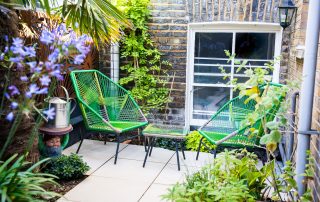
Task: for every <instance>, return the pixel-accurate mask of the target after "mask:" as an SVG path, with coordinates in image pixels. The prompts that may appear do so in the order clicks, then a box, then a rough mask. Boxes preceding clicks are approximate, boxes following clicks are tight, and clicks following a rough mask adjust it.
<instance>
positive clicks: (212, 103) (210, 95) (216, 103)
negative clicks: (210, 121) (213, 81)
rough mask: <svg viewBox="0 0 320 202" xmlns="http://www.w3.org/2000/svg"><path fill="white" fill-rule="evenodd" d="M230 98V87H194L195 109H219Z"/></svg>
mask: <svg viewBox="0 0 320 202" xmlns="http://www.w3.org/2000/svg"><path fill="white" fill-rule="evenodd" d="M229 99H230V88H225V87H202V86H196V87H194V89H193V109H194V110H203V111H217V110H218V109H219V108H220V107H222V106H223V105H224V104H225V103H226V102H227V101H228V100H229Z"/></svg>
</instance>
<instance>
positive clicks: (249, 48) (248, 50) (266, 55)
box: [235, 33, 275, 60]
mask: <svg viewBox="0 0 320 202" xmlns="http://www.w3.org/2000/svg"><path fill="white" fill-rule="evenodd" d="M274 44H275V34H274V33H236V49H235V53H236V57H237V58H244V59H267V60H270V59H273V57H274Z"/></svg>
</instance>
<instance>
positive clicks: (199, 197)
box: [163, 150, 270, 201]
mask: <svg viewBox="0 0 320 202" xmlns="http://www.w3.org/2000/svg"><path fill="white" fill-rule="evenodd" d="M257 162H258V158H257V156H256V155H255V154H253V153H249V152H247V151H246V150H243V151H241V152H239V151H230V152H229V151H226V150H225V152H223V153H221V154H219V155H218V156H217V158H216V159H215V161H214V164H209V165H208V166H206V167H204V168H203V169H202V170H200V171H198V172H197V173H195V174H193V175H190V176H187V177H186V181H185V182H184V183H181V184H179V183H178V184H176V185H174V186H173V187H172V188H171V189H170V190H169V193H168V194H166V195H164V196H163V198H164V199H168V200H171V201H255V200H257V199H260V198H261V190H262V189H263V188H265V187H266V184H265V180H266V177H267V176H269V173H270V172H269V170H268V169H265V170H264V171H265V172H260V171H259V170H258V169H257V168H256V164H257Z"/></svg>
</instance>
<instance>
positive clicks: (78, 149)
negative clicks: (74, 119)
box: [76, 127, 83, 154]
mask: <svg viewBox="0 0 320 202" xmlns="http://www.w3.org/2000/svg"><path fill="white" fill-rule="evenodd" d="M79 132H80V144H79V146H78V148H77V151H76V154H78V153H79V151H80V147H81V145H82V142H83V135H82V130H81V127H80V128H79Z"/></svg>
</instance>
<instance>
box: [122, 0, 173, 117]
mask: <svg viewBox="0 0 320 202" xmlns="http://www.w3.org/2000/svg"><path fill="white" fill-rule="evenodd" d="M121 5H122V6H124V12H125V14H126V16H127V17H128V18H129V19H130V20H131V21H132V23H133V25H134V29H133V30H130V31H129V32H128V33H127V34H126V36H125V37H124V39H123V40H122V41H121V42H122V45H121V57H123V58H126V59H127V61H128V63H127V64H126V65H124V66H121V67H120V68H121V70H124V71H125V72H126V73H127V77H124V78H122V79H120V84H121V85H127V86H128V87H132V88H131V94H132V95H133V97H134V98H135V99H136V100H137V102H138V103H139V105H140V106H141V108H142V110H143V111H144V112H149V110H150V109H162V108H164V106H165V104H166V103H167V102H169V100H170V99H169V90H168V88H167V87H166V82H167V80H166V79H163V78H165V77H166V75H165V70H164V68H163V66H165V67H170V66H171V64H170V63H169V62H168V61H164V60H162V59H161V53H160V52H159V50H158V49H157V48H155V47H154V44H153V41H152V40H151V38H150V34H149V33H148V26H147V23H148V19H149V17H150V9H149V8H148V5H149V0H129V1H124V2H122V4H121Z"/></svg>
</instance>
